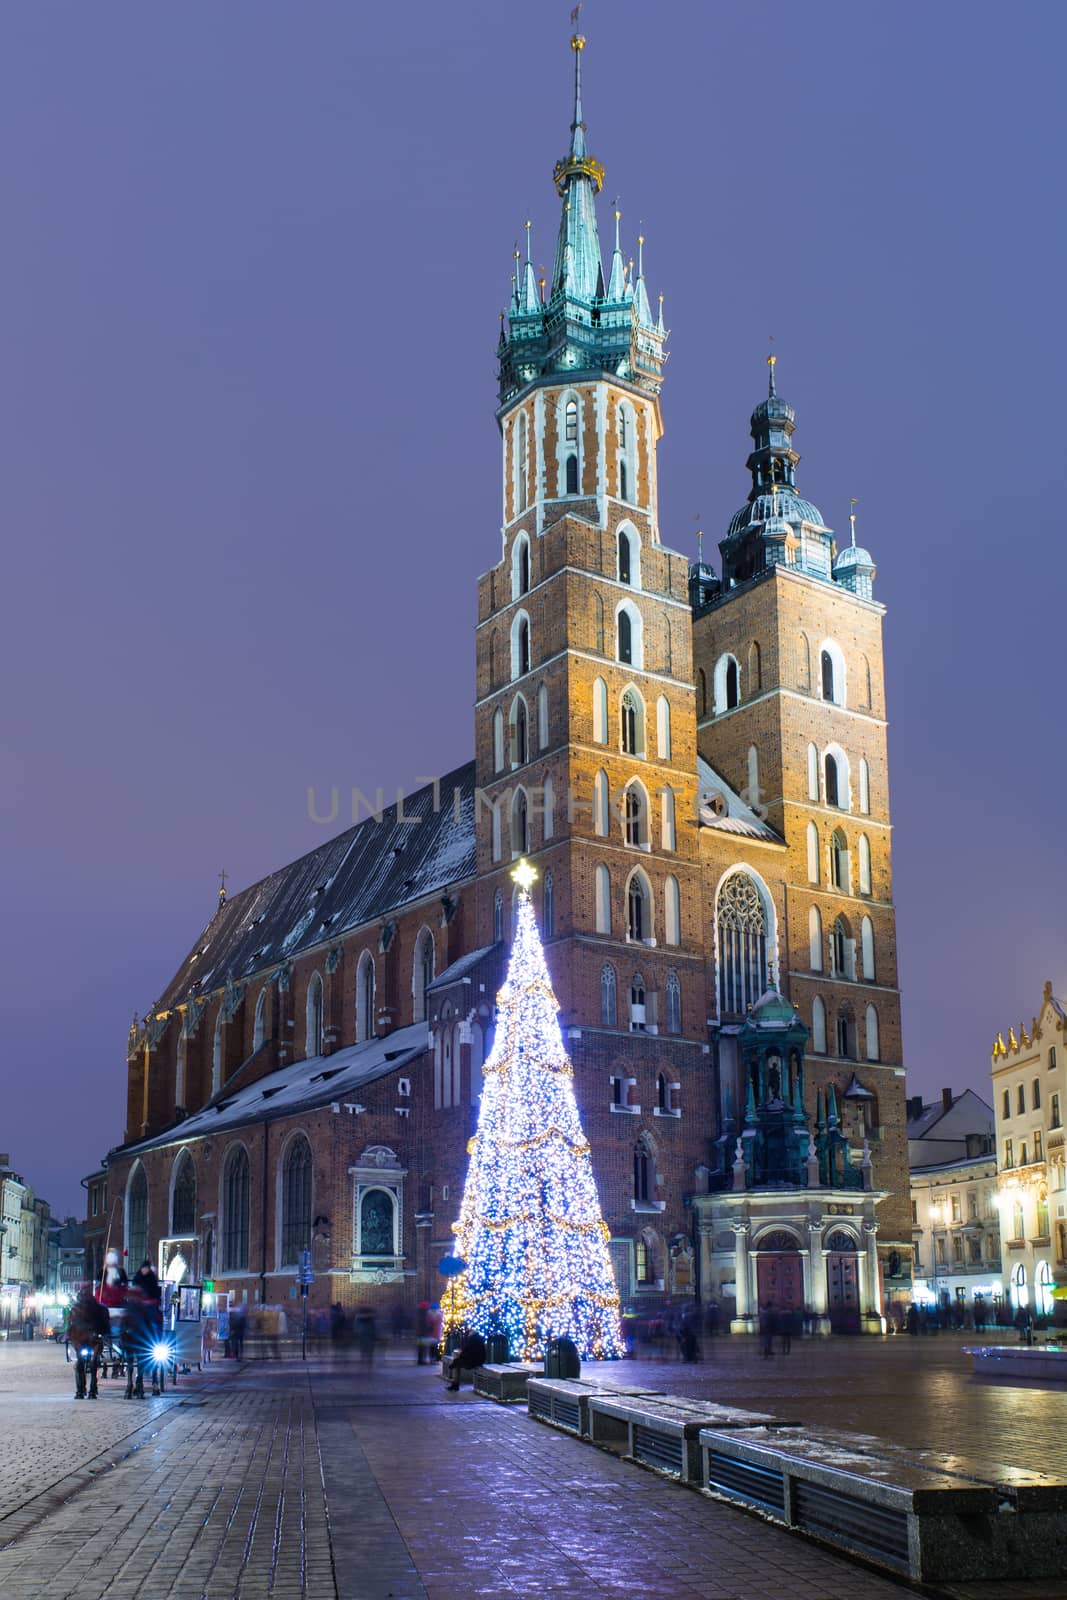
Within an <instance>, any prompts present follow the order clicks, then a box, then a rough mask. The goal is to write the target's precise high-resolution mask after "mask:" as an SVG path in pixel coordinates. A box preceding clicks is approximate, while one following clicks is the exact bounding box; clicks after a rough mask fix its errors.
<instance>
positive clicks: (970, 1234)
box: [908, 1089, 1004, 1320]
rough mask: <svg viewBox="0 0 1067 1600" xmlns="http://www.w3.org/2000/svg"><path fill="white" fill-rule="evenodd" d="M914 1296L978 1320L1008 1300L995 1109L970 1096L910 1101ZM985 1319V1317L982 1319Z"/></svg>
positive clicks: (947, 1095)
mask: <svg viewBox="0 0 1067 1600" xmlns="http://www.w3.org/2000/svg"><path fill="white" fill-rule="evenodd" d="M908 1166H909V1169H910V1172H911V1226H912V1246H913V1250H914V1256H915V1259H914V1262H913V1265H912V1272H913V1275H914V1286H913V1287H914V1295H915V1299H916V1301H917V1302H919V1303H926V1304H929V1305H937V1306H944V1305H945V1304H946V1303H948V1304H950V1305H952V1306H958V1305H960V1304H962V1305H963V1307H965V1308H966V1310H967V1311H968V1312H969V1313H970V1315H971V1316H973V1314H974V1311H975V1308H976V1305H978V1304H979V1303H981V1305H982V1306H984V1308H985V1310H986V1313H987V1315H989V1316H990V1319H992V1316H994V1315H995V1314H996V1311H997V1308H999V1307H1000V1306H1001V1304H1002V1303H1003V1301H1004V1284H1003V1275H1002V1264H1001V1248H1000V1216H999V1210H998V1185H997V1161H996V1147H995V1138H994V1119H993V1108H992V1106H989V1105H987V1104H986V1102H985V1101H984V1100H982V1099H981V1097H980V1096H979V1095H977V1094H975V1093H974V1091H973V1090H971V1089H967V1090H965V1091H964V1093H963V1094H959V1095H954V1094H953V1093H952V1090H951V1089H943V1090H942V1091H941V1098H940V1099H939V1100H935V1101H931V1102H924V1101H923V1100H922V1098H921V1096H914V1097H912V1098H911V1099H909V1101H908ZM980 1320H981V1319H980Z"/></svg>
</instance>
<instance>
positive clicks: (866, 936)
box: [860, 917, 875, 983]
mask: <svg viewBox="0 0 1067 1600" xmlns="http://www.w3.org/2000/svg"><path fill="white" fill-rule="evenodd" d="M860 950H861V951H862V955H863V976H864V977H865V978H866V979H867V981H868V982H869V983H873V982H874V981H875V970H874V923H873V922H872V921H871V919H870V917H864V919H863V921H862V922H861V923H860Z"/></svg>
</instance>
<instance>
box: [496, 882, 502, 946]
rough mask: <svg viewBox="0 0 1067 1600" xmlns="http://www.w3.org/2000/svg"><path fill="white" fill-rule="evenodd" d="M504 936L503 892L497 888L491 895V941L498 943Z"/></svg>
mask: <svg viewBox="0 0 1067 1600" xmlns="http://www.w3.org/2000/svg"><path fill="white" fill-rule="evenodd" d="M503 937H504V893H503V890H501V889H498V890H497V891H496V894H495V895H494V896H493V943H494V944H500V943H501V941H502V940H503Z"/></svg>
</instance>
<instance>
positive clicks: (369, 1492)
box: [0, 1338, 1067, 1600]
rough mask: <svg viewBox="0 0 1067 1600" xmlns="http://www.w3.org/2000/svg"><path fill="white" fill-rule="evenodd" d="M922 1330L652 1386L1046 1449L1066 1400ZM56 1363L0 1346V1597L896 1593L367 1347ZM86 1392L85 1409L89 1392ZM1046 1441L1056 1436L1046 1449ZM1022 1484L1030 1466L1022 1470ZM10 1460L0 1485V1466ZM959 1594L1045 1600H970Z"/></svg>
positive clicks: (383, 1598)
mask: <svg viewBox="0 0 1067 1600" xmlns="http://www.w3.org/2000/svg"><path fill="white" fill-rule="evenodd" d="M960 1342H961V1341H951V1340H949V1339H947V1338H946V1339H944V1340H943V1341H942V1342H938V1341H937V1340H929V1341H921V1342H917V1341H914V1340H912V1341H908V1342H904V1341H901V1342H900V1348H899V1349H897V1348H895V1342H894V1341H890V1342H888V1343H885V1344H881V1343H879V1342H877V1341H852V1342H849V1343H848V1344H823V1343H817V1344H814V1345H812V1346H811V1347H807V1346H802V1345H794V1348H793V1352H792V1354H791V1355H790V1356H788V1357H784V1356H776V1357H775V1358H774V1359H773V1361H762V1360H761V1358H760V1357H759V1354H758V1351H757V1350H755V1348H754V1347H753V1346H752V1345H751V1344H750V1343H748V1342H741V1341H732V1342H727V1341H725V1340H723V1341H721V1342H720V1344H719V1345H718V1346H717V1347H714V1348H712V1347H710V1346H709V1349H708V1352H707V1356H708V1359H707V1360H706V1361H705V1362H704V1363H702V1364H701V1366H699V1367H696V1368H694V1367H686V1366H682V1365H681V1364H680V1363H678V1362H650V1363H639V1364H633V1365H630V1364H627V1365H626V1366H624V1365H622V1364H619V1365H615V1366H613V1367H612V1368H611V1369H610V1375H611V1377H612V1378H613V1379H615V1378H617V1379H620V1380H621V1379H623V1378H624V1377H628V1376H632V1375H634V1374H635V1373H636V1372H637V1371H638V1370H639V1372H640V1376H641V1378H642V1380H644V1381H649V1382H650V1384H652V1385H653V1386H655V1387H657V1388H665V1389H674V1390H680V1391H686V1392H690V1393H714V1394H715V1395H716V1396H717V1397H719V1398H721V1399H726V1400H729V1401H731V1402H735V1403H738V1404H741V1405H744V1404H746V1403H750V1404H753V1405H755V1404H756V1403H758V1404H759V1405H760V1407H761V1408H765V1409H769V1410H771V1411H775V1412H777V1413H778V1414H780V1415H782V1416H785V1415H786V1413H787V1412H788V1414H789V1415H790V1416H791V1417H795V1418H799V1419H800V1420H812V1421H815V1420H817V1419H818V1420H822V1421H825V1422H827V1423H830V1424H832V1425H834V1426H848V1427H853V1428H859V1429H861V1430H862V1431H867V1432H870V1431H878V1428H879V1427H881V1428H884V1429H885V1430H886V1431H888V1432H890V1433H891V1436H892V1437H894V1438H896V1439H897V1440H899V1441H900V1442H910V1441H911V1440H912V1439H919V1438H920V1437H921V1438H922V1439H923V1440H924V1441H925V1442H928V1443H929V1442H931V1441H938V1440H948V1441H950V1442H952V1443H953V1444H954V1445H955V1448H956V1449H957V1450H958V1449H960V1448H961V1444H960V1440H961V1439H962V1438H965V1439H966V1440H967V1441H968V1449H969V1450H970V1447H971V1446H972V1445H973V1447H974V1448H975V1449H978V1448H979V1447H980V1446H981V1443H982V1439H983V1437H984V1435H985V1431H986V1430H988V1429H991V1430H993V1432H992V1436H993V1438H994V1439H995V1441H996V1447H997V1449H998V1450H1001V1451H1003V1450H1006V1449H1007V1445H1008V1443H1009V1442H1010V1439H1011V1436H1012V1433H1014V1437H1015V1439H1016V1441H1018V1442H1020V1444H1021V1445H1022V1446H1024V1448H1021V1449H1016V1450H1014V1451H1013V1453H1012V1454H1010V1455H1008V1457H1007V1459H1009V1460H1011V1459H1014V1460H1016V1461H1020V1462H1023V1463H1024V1464H1025V1459H1024V1458H1026V1459H1028V1458H1029V1456H1030V1453H1031V1449H1032V1448H1038V1447H1040V1446H1041V1445H1042V1443H1043V1442H1048V1443H1050V1444H1053V1443H1054V1444H1055V1448H1056V1450H1057V1451H1058V1452H1062V1449H1063V1446H1062V1442H1061V1441H1062V1438H1063V1433H1064V1429H1063V1421H1064V1407H1067V1397H1063V1396H1058V1395H1053V1394H1050V1393H1049V1392H1048V1391H1036V1390H1030V1389H1015V1388H1012V1389H1010V1390H992V1389H990V1388H987V1387H986V1386H985V1385H982V1384H980V1383H976V1382H973V1381H972V1380H970V1378H969V1376H968V1366H967V1363H966V1361H965V1359H964V1358H962V1357H961V1356H960V1355H959V1343H960ZM70 1370H71V1369H70V1368H68V1367H65V1366H64V1363H63V1354H62V1351H61V1350H58V1351H57V1350H55V1349H53V1348H51V1347H36V1348H30V1349H28V1350H23V1349H21V1348H17V1347H11V1346H2V1345H0V1438H2V1439H3V1441H4V1457H3V1459H4V1463H5V1471H4V1474H3V1479H2V1492H3V1498H2V1500H0V1595H2V1596H3V1600H29V1597H30V1596H33V1597H34V1600H66V1597H68V1596H70V1597H75V1596H76V1597H77V1600H104V1597H106V1600H127V1597H132V1596H135V1595H136V1596H141V1595H145V1596H151V1597H152V1600H155V1597H156V1596H159V1597H171V1596H173V1597H176V1600H194V1597H196V1600H259V1597H262V1600H290V1597H291V1600H514V1597H515V1596H516V1595H532V1594H533V1593H535V1592H536V1593H539V1594H540V1593H544V1594H546V1595H549V1596H552V1595H555V1594H563V1593H564V1592H566V1593H567V1594H569V1595H571V1596H574V1597H575V1600H609V1597H611V1600H617V1597H620V1596H626V1597H630V1596H633V1597H634V1600H653V1597H654V1600H734V1597H738V1600H739V1597H740V1596H742V1595H745V1596H748V1595H749V1594H751V1593H753V1592H755V1593H756V1594H757V1595H759V1596H760V1600H792V1597H794V1596H796V1597H797V1600H846V1597H848V1600H852V1597H853V1596H860V1595H861V1596H862V1597H863V1600H868V1597H869V1600H894V1597H896V1600H899V1597H901V1596H903V1595H906V1594H908V1593H911V1592H913V1591H911V1590H909V1589H908V1588H907V1587H906V1586H905V1585H902V1584H900V1583H897V1582H895V1581H893V1580H891V1579H889V1578H884V1577H881V1576H879V1575H877V1574H875V1573H872V1572H870V1571H869V1570H867V1569H865V1568H863V1567H860V1566H857V1565H855V1564H853V1563H852V1562H849V1561H847V1560H845V1559H843V1558H841V1557H838V1556H835V1555H833V1554H831V1553H830V1552H827V1551H825V1550H822V1549H820V1548H819V1547H818V1546H816V1545H814V1544H811V1543H809V1542H807V1541H806V1540H803V1539H800V1538H797V1537H795V1536H792V1535H789V1534H786V1533H784V1532H782V1531H780V1530H778V1529H776V1528H773V1527H770V1526H768V1525H767V1524H765V1523H762V1522H760V1521H759V1520H757V1519H755V1518H753V1517H750V1516H748V1515H746V1514H745V1513H743V1512H741V1511H735V1510H733V1509H731V1508H730V1507H727V1506H723V1505H720V1504H718V1503H716V1502H712V1501H709V1500H706V1499H704V1498H703V1497H701V1496H700V1495H697V1494H695V1493H693V1492H692V1491H688V1490H685V1489H683V1488H680V1487H678V1486H677V1485H675V1484H672V1483H670V1482H668V1481H665V1480H663V1479H661V1478H658V1477H657V1476H655V1475H654V1474H652V1473H649V1472H646V1471H644V1470H642V1469H641V1468H639V1467H636V1466H634V1465H633V1464H631V1463H628V1462H624V1461H620V1460H618V1459H616V1458H615V1457H613V1456H610V1455H608V1454H606V1453H603V1452H601V1451H597V1450H594V1449H592V1448H591V1447H590V1446H588V1445H583V1444H581V1443H579V1442H577V1441H576V1440H573V1439H570V1438H568V1437H567V1436H565V1435H562V1434H558V1433H556V1432H555V1431H554V1430H552V1429H549V1428H545V1427H543V1426H541V1425H539V1424H537V1423H533V1422H531V1421H530V1420H529V1419H528V1418H527V1417H526V1415H525V1413H524V1411H523V1410H522V1409H521V1408H510V1409H504V1408H501V1407H497V1406H493V1405H491V1404H489V1403H488V1402H485V1401H481V1400H476V1399H475V1398H474V1397H473V1396H472V1395H471V1394H470V1392H469V1391H462V1392H461V1393H460V1394H458V1395H450V1394H447V1393H446V1392H445V1391H444V1388H443V1385H442V1384H441V1381H440V1379H439V1377H438V1376H437V1374H436V1372H435V1371H434V1370H433V1369H430V1368H419V1367H417V1366H416V1365H415V1363H414V1362H413V1361H411V1360H410V1358H408V1357H407V1356H406V1354H405V1355H404V1356H400V1355H399V1354H393V1353H390V1359H388V1360H386V1361H379V1362H378V1363H377V1364H376V1365H375V1366H374V1367H373V1368H371V1369H368V1368H366V1367H364V1366H362V1365H360V1364H353V1365H350V1366H342V1367H330V1366H329V1365H327V1364H324V1363H314V1364H312V1363H309V1366H308V1368H306V1369H305V1368H304V1367H303V1366H302V1365H301V1364H300V1363H298V1362H282V1363H277V1364H275V1363H268V1362H263V1363H259V1362H254V1363H246V1365H245V1366H244V1367H243V1368H241V1369H235V1368H234V1367H232V1366H231V1365H229V1364H220V1365H219V1366H218V1367H216V1368H215V1369H214V1370H213V1371H212V1372H210V1373H209V1374H207V1375H205V1376H202V1377H195V1378H193V1379H191V1380H189V1381H188V1382H186V1383H184V1384H183V1385H182V1387H181V1388H180V1389H179V1390H178V1391H177V1394H176V1395H175V1396H174V1397H168V1398H165V1399H163V1400H160V1401H149V1402H144V1403H142V1404H141V1405H137V1404H136V1403H135V1402H126V1401H125V1400H124V1399H123V1398H122V1397H121V1389H120V1387H119V1386H118V1385H105V1386H104V1391H105V1392H104V1394H103V1397H102V1398H101V1400H100V1401H98V1402H97V1403H96V1404H95V1405H92V1404H90V1403H89V1402H79V1403H75V1402H74V1401H73V1400H72V1399H71V1398H69V1396H70V1393H71V1390H72V1387H73V1384H72V1380H71V1377H70ZM108 1391H110V1392H108ZM1054 1435H1057V1436H1058V1437H1057V1438H1055V1439H1054V1438H1053V1436H1054ZM1045 1464H1046V1469H1047V1466H1048V1462H1047V1460H1046V1463H1045ZM9 1467H10V1470H9ZM957 1593H958V1595H959V1596H960V1597H961V1600H1015V1596H1019V1597H1025V1600H1046V1597H1054V1600H1067V1586H1059V1587H1057V1586H1048V1585H1040V1584H1037V1585H1028V1586H1004V1585H999V1586H996V1587H993V1586H982V1585H977V1586H970V1587H969V1588H968V1589H966V1590H963V1589H961V1590H959V1591H957Z"/></svg>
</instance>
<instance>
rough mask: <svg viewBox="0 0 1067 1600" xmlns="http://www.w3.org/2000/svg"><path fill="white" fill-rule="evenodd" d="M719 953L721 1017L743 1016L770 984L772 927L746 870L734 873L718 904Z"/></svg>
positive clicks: (716, 909) (726, 879) (716, 908)
mask: <svg viewBox="0 0 1067 1600" xmlns="http://www.w3.org/2000/svg"><path fill="white" fill-rule="evenodd" d="M715 927H716V935H717V943H718V953H719V1012H720V1016H723V1017H726V1016H742V1017H743V1016H744V1015H745V1013H746V1011H747V1010H748V1008H749V1006H753V1005H755V1003H756V1001H757V1000H758V999H759V997H760V995H761V994H763V993H764V991H765V990H766V988H767V984H768V974H769V966H768V959H767V958H768V946H769V928H768V918H767V911H766V909H765V907H764V903H763V899H762V897H761V895H760V892H759V889H758V888H757V887H756V884H755V882H754V880H753V879H752V878H750V877H749V875H748V873H747V872H734V873H731V874H730V876H729V877H727V878H725V879H724V880H723V882H722V884H721V886H720V888H719V893H718V897H717V899H716V904H715Z"/></svg>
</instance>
